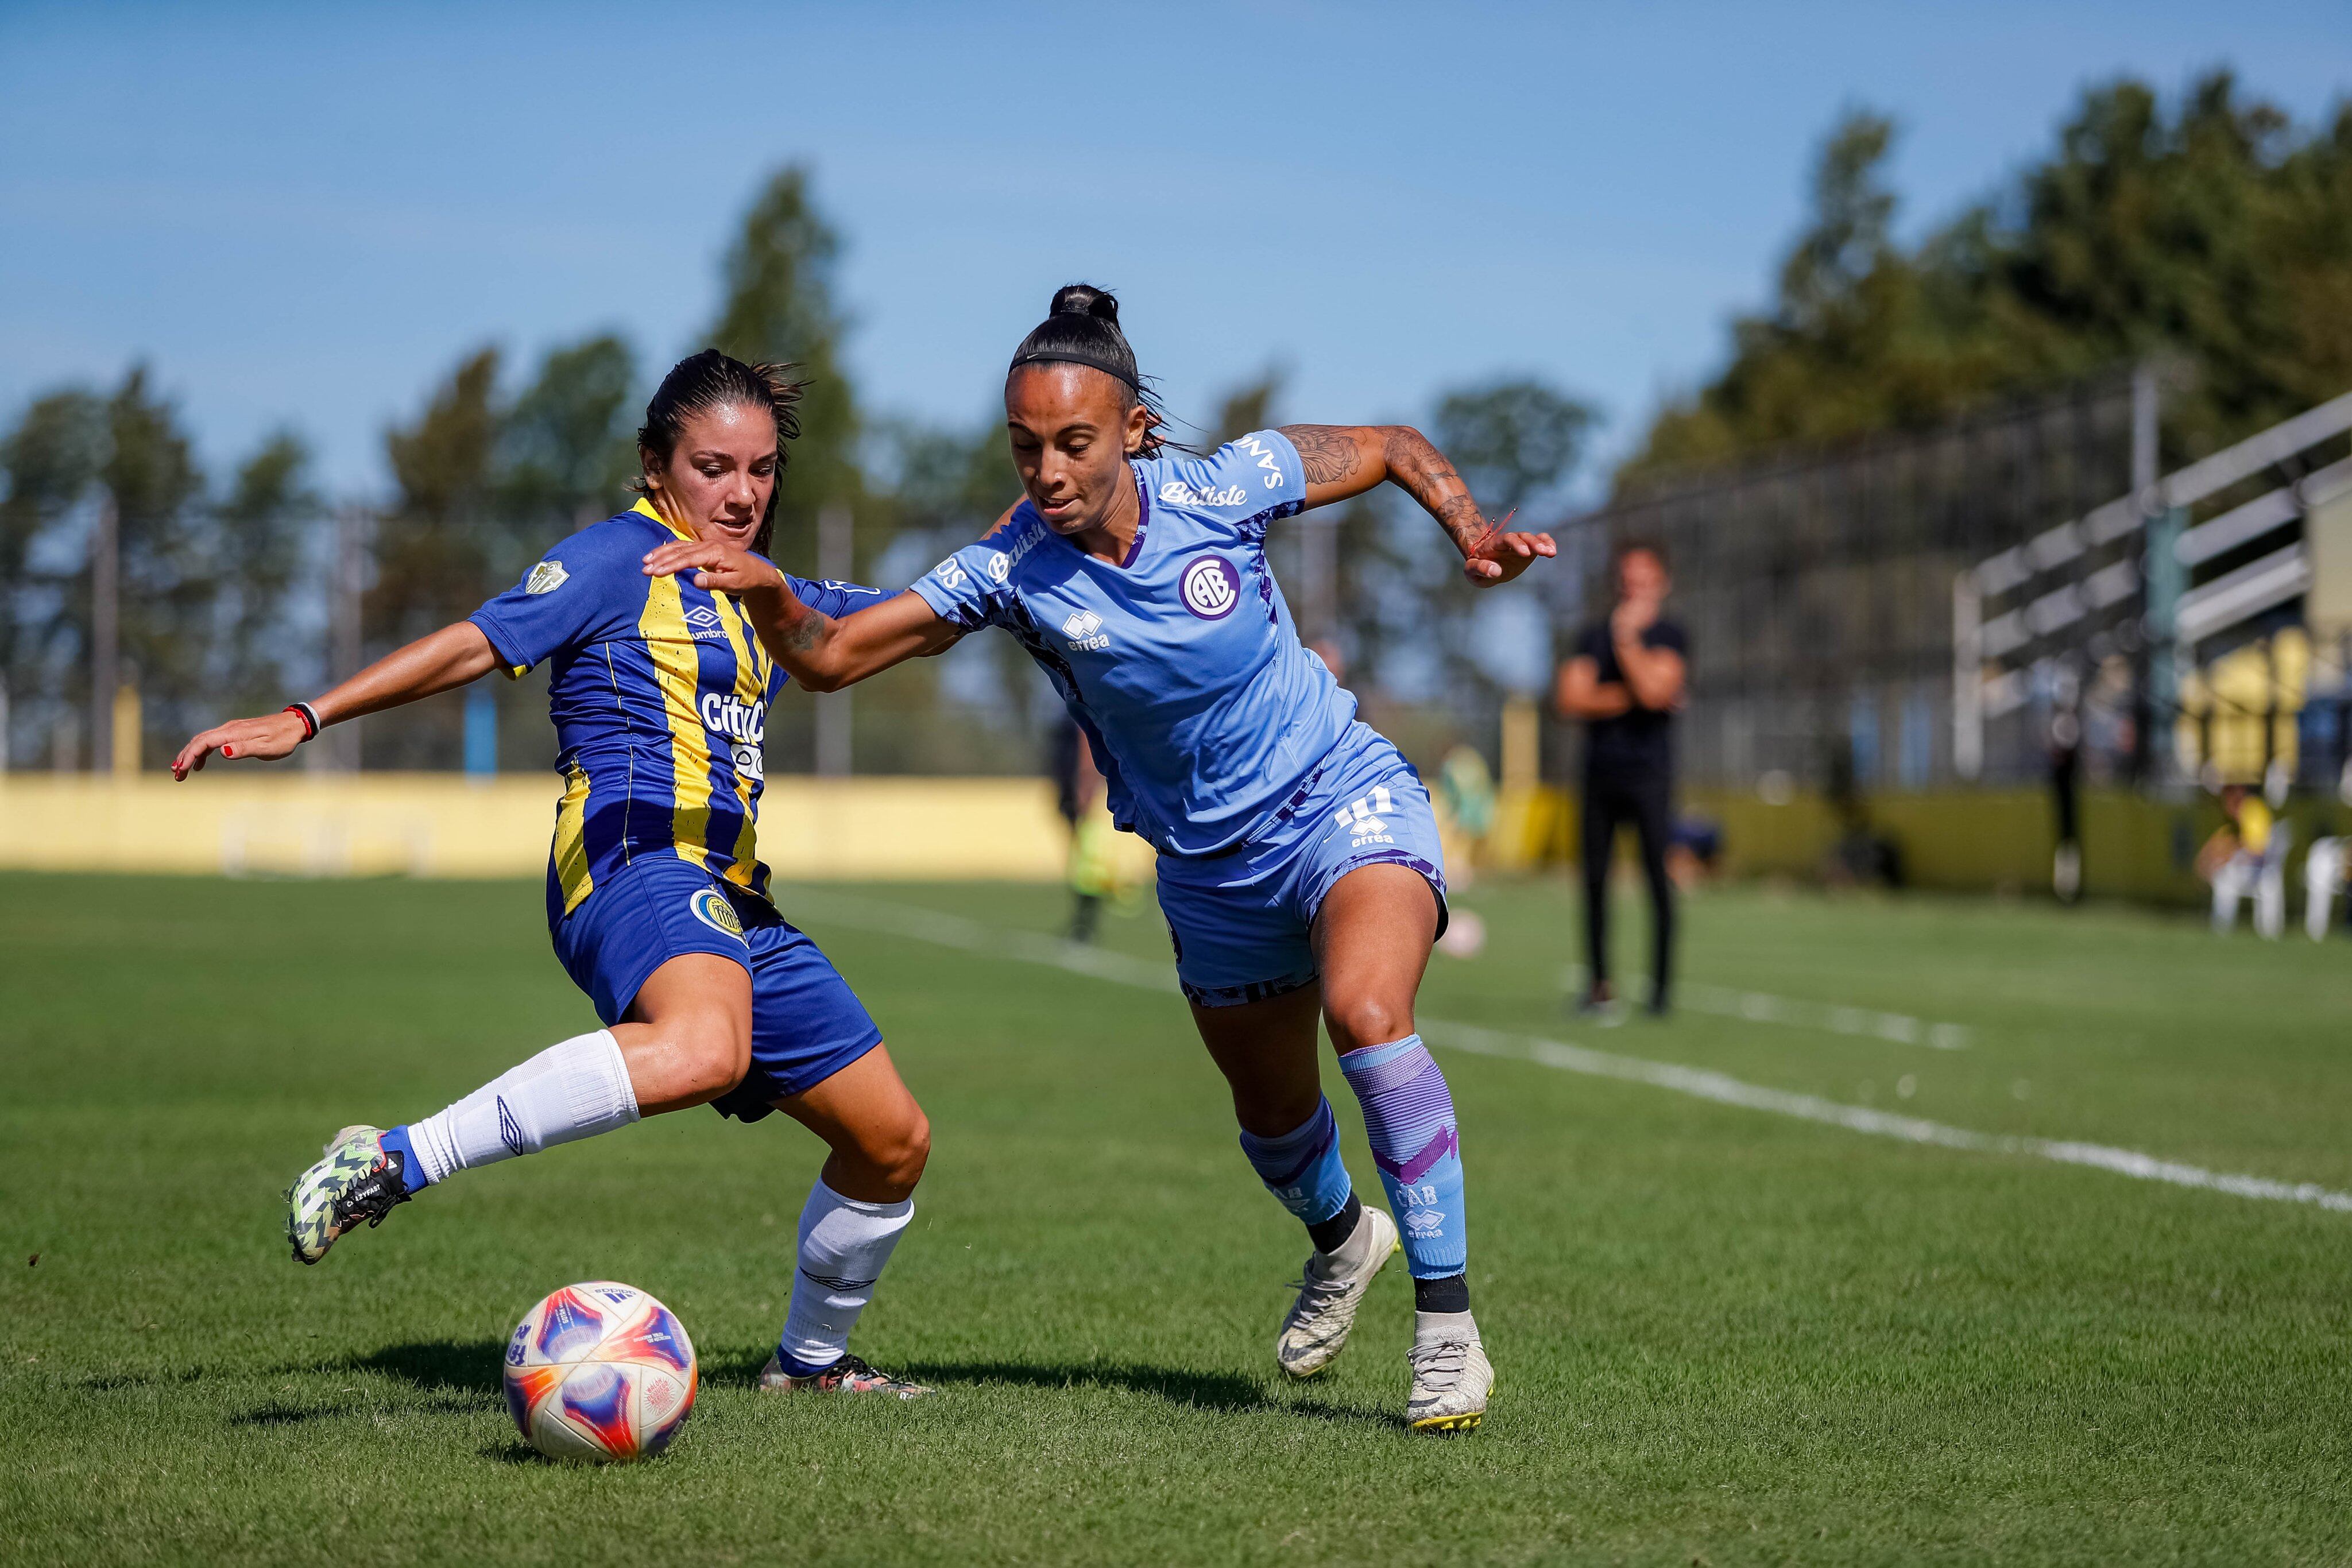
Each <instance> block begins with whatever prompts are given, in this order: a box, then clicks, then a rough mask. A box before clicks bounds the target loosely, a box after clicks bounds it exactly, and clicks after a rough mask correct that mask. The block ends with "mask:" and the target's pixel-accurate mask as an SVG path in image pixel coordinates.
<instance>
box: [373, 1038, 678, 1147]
mask: <svg viewBox="0 0 2352 1568" xmlns="http://www.w3.org/2000/svg"><path fill="white" fill-rule="evenodd" d="M636 1119H637V1096H636V1093H635V1091H633V1090H632V1089H631V1088H630V1087H629V1066H628V1063H627V1062H626V1061H624V1060H623V1059H622V1057H621V1047H620V1045H619V1043H618V1042H617V1041H615V1040H614V1039H613V1034H612V1031H611V1030H602V1029H600V1030H597V1031H596V1032H595V1033H594V1034H583V1035H581V1036H579V1037H577V1038H576V1039H572V1040H565V1041H563V1042H562V1044H561V1045H551V1046H549V1047H548V1048H547V1049H546V1050H545V1051H541V1052H540V1053H539V1054H538V1055H537V1056H534V1057H532V1058H531V1059H530V1061H526V1062H524V1063H523V1064H522V1065H521V1066H520V1067H515V1068H510V1069H509V1070H508V1071H506V1072H504V1073H502V1074H500V1075H499V1077H497V1078H494V1079H492V1080H490V1082H488V1083H485V1084H483V1085H482V1086H481V1087H480V1088H479V1089H477V1090H475V1091H474V1092H472V1093H471V1094H468V1095H467V1096H466V1097H465V1098H464V1099H463V1100H460V1101H458V1102H457V1103H456V1104H455V1105H452V1106H450V1107H449V1108H448V1109H447V1110H446V1111H439V1112H436V1113H434V1114H432V1115H430V1116H427V1117H425V1119H424V1120H423V1121H421V1122H411V1123H410V1124H408V1141H409V1146H410V1147H412V1148H414V1149H415V1151H416V1157H417V1161H418V1163H420V1164H421V1165H422V1166H424V1167H425V1180H426V1181H428V1182H434V1181H439V1180H441V1179H442V1178H443V1177H445V1176H448V1175H449V1174H450V1173H451V1172H452V1171H462V1170H467V1169H469V1168H471V1167H472V1166H487V1165H493V1164H495V1163H497V1162H498V1161H499V1160H503V1159H509V1158H511V1157H513V1156H514V1155H535V1154H537V1153H539V1151H540V1150H541V1149H544V1148H550V1147H552V1146H553V1145H557V1144H568V1143H571V1142H572V1140H573V1139H575V1138H587V1137H593V1136H594V1135H595V1134H598V1133H609V1132H611V1131H612V1130H613V1129H614V1128H615V1127H625V1126H627V1125H628V1124H630V1123H632V1122H634V1121H635V1120H636Z"/></svg>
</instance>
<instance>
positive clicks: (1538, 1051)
mask: <svg viewBox="0 0 2352 1568" xmlns="http://www.w3.org/2000/svg"><path fill="white" fill-rule="evenodd" d="M776 891H777V892H779V893H781V894H785V895H786V896H788V897H790V898H792V899H793V901H795V902H799V901H802V900H803V899H806V898H808V896H809V892H810V890H809V889H808V888H807V887H806V886H804V885H803V886H798V887H792V888H779V889H777V890H776ZM809 901H810V902H812V903H814V904H815V905H816V907H817V909H818V912H819V913H820V914H821V915H824V917H826V918H829V919H833V920H837V921H839V922H840V923H841V924H842V925H855V926H859V927H861V928H863V929H865V930H868V931H878V932H881V933H882V934H884V935H886V936H913V937H916V938H918V939H919V940H922V941H926V942H930V943H935V944H937V945H938V946H942V947H959V948H961V949H963V950H964V951H966V952H971V953H985V954H994V955H996V956H1002V957H1007V958H1018V959H1021V960H1023V961H1024V962H1027V963H1033V964H1044V965H1048V966H1051V967H1054V968H1057V969H1066V970H1068V971H1069V972H1071V973H1072V974H1078V975H1087V976H1091V977H1094V978H1095V979H1097V980H1108V981H1109V982H1111V983H1112V984H1114V985H1120V986H1134V987H1138V988H1141V989H1144V990H1151V991H1171V992H1175V991H1180V990H1181V988H1180V987H1179V986H1178V985H1177V983H1176V976H1175V973H1174V971H1173V970H1171V969H1170V968H1169V967H1166V966H1164V965H1160V964H1154V963H1147V962H1145V961H1144V960H1142V959H1140V958H1130V957H1129V956H1126V955H1125V954H1123V953H1106V952H1104V951H1102V950H1101V949H1100V948H1097V947H1088V946H1080V945H1078V944H1076V943H1072V942H1064V941H1060V940H1058V939H1056V938H1055V937H1051V936H1042V935H1040V934H1038V933H1036V932H1034V931H1017V930H1012V929H1005V928H998V927H992V926H987V925H981V924H980V923H979V922H978V921H976V920H966V919H964V918H963V917H962V916H961V915H943V914H940V912H939V911H937V910H932V909H923V908H920V907H919V906H917V905H914V904H889V903H885V902H883V901H881V900H878V899H868V898H859V897H856V896H855V895H854V894H836V893H831V892H826V893H821V894H815V895H814V898H813V899H810V900H809ZM1421 1034H1422V1038H1423V1040H1427V1041H1429V1042H1430V1043H1431V1044H1433V1045H1444V1046H1451V1047H1453V1048H1454V1050H1457V1051H1472V1052H1475V1054H1477V1055H1481V1056H1496V1057H1502V1058H1505V1059H1507V1060H1512V1061H1532V1062H1536V1063H1538V1065H1540V1066H1544V1067H1553V1068H1558V1069H1559V1070H1560V1071H1564V1072H1580V1073H1584V1074H1586V1075H1587V1076H1590V1077H1593V1078H1614V1079H1617V1080H1619V1081H1621V1082H1628V1083H1646V1084H1648V1085H1650V1086H1651V1087H1652V1088H1654V1089H1670V1090H1672V1091H1674V1092H1675V1093H1677V1094H1689V1095H1694V1096H1696V1097H1697V1098H1698V1099H1701V1100H1712V1101H1714V1102H1716V1103H1717V1104H1722V1105H1738V1106H1740V1107H1743V1108H1744V1109H1747V1110H1750V1111H1769V1112H1770V1113H1773V1114H1775V1115H1780V1116H1794V1117H1796V1118H1797V1119H1798V1120H1800V1121H1805V1122H1818V1123H1821V1124H1823V1125H1826V1126H1832V1127H1843V1128H1845V1129H1846V1130H1847V1131H1848V1132H1853V1133H1867V1134H1871V1135H1872V1136H1874V1137H1880V1138H1895V1139H1899V1140H1900V1141H1902V1142H1904V1143H1906V1144H1931V1145H1936V1146H1937V1147H1939V1148H1947V1149H1965V1150H1968V1151H1969V1152H1970V1153H1972V1154H1985V1155H2031V1156H2032V1157H2033V1158H2036V1159H2044V1160H2054V1161H2056V1162H2057V1163H2059V1164H2060V1165H2069V1166H2093V1167H2095V1168H2096V1169H2099V1170H2104V1171H2112V1172H2114V1173H2115V1174H2116V1175H2117V1176H2131V1177H2133V1178H2135V1179H2136V1180H2139V1181H2157V1182H2166V1183H2169V1184H2170V1185H2172V1186H2189V1187H2201V1188H2203V1189H2205V1190H2206V1191H2209V1192H2226V1193H2229V1194H2231V1195H2232V1196H2234V1197H2252V1198H2263V1199H2266V1200H2269V1201H2271V1202H2274V1203H2308V1204H2312V1205H2315V1206H2316V1207H2320V1208H2326V1209H2333V1210H2335V1211H2336V1212H2337V1213H2341V1214H2352V1192H2336V1191H2335V1190H2333V1189H2332V1188H2328V1187H2324V1186H2318V1185H2316V1184H2315V1183H2312V1182H2283V1181H2272V1180H2270V1179H2269V1178H2268V1177H2265V1176H2236V1175H2232V1174H2231V1173H2230V1172H2227V1171H2209V1170H2207V1169H2205V1168H2204V1167H2203V1166H2189V1165H2182V1164H2180V1163H2179V1162H2178V1161H2174V1160H2163V1159H2158V1158H2157V1157H2156V1156H2155V1155H2144V1154H2141V1153H2140V1152H2139V1151H2137V1149H2118V1148H2113V1147H2110V1146H2108V1145H2105V1144H2084V1143H2077V1142H2074V1141H2072V1140H2067V1139H2057V1138H2029V1137H2022V1136H2018V1135H2015V1134H2006V1133H1979V1132H1974V1131H1971V1130H1970V1129H1969V1128H1966V1127H1952V1126H1947V1125H1945V1124H1943V1123H1941V1122H1929V1121H1927V1120H1924V1119H1922V1118H1920V1117H1917V1116H1898V1115H1896V1114H1895V1113H1893V1112H1890V1111H1874V1110H1871V1109H1870V1108H1869V1107H1867V1106H1863V1105H1843V1104H1840V1103H1838V1102H1836V1101H1834V1100H1823V1099H1821V1098H1820V1097H1818V1096H1817V1095H1812V1094H1798V1093H1793V1092H1790V1091H1788V1090H1785V1089H1768V1088H1765V1087H1764V1086H1763V1085H1762V1084H1759V1083H1749V1082H1745V1081H1743V1080H1741V1079H1738V1078H1732V1077H1728V1076H1727V1075H1726V1074H1724V1073H1720V1072H1710V1071H1706V1070H1704V1069H1701V1068H1696V1067H1681V1066H1677V1065H1676V1064H1675V1063H1674V1062H1671V1061H1650V1060H1648V1059H1646V1058H1643V1057H1638V1056H1617V1055H1614V1054H1612V1053H1611V1052H1609V1051H1592V1050H1590V1049H1588V1048H1586V1047H1584V1046H1580V1045H1570V1044H1568V1043H1567V1042H1565V1041H1563V1040H1539V1039H1537V1038H1535V1037H1533V1036H1528V1035H1515V1034H1505V1033H1502V1032H1500V1031H1499V1030H1490V1029H1480V1028H1478V1027H1477V1026H1476V1025H1475V1024H1466V1023H1453V1022H1449V1021H1447V1020H1445V1019H1427V1018H1424V1019H1423V1020H1422V1025H1421Z"/></svg>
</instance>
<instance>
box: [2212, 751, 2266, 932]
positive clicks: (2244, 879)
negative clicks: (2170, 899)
mask: <svg viewBox="0 0 2352 1568" xmlns="http://www.w3.org/2000/svg"><path fill="white" fill-rule="evenodd" d="M2221 819H2222V821H2221V826H2220V827H2219V828H2216V829H2215V830H2214V831H2213V836H2212V837H2211V838H2210V839H2207V840H2206V841H2205V847H2204V848H2203V849H2200V850H2199V851H2198V852H2197V874H2198V875H2199V876H2200V877H2202V878H2204V879H2205V880H2206V881H2207V882H2209V883H2212V884H2213V929H2214V930H2215V931H2216V932H2217V933H2219V932H2224V931H2227V930H2229V929H2230V928H2231V926H2233V925H2236V924H2237V923H2238V904H2239V903H2240V902H2241V901H2242V900H2243V899H2244V898H2245V897H2246V896H2247V895H2248V894H2252V896H2253V900H2254V932H2255V934H2256V935H2257V936H2263V937H2265V938H2272V937H2275V936H2278V934H2279V933H2280V932H2281V931H2283V930H2284V929H2285V927H2286V849H2287V838H2288V834H2287V831H2286V824H2285V823H2284V822H2281V821H2278V819H2277V817H2276V816H2275V814H2273V811H2272V810H2271V808H2270V803H2269V802H2268V801H2266V800H2263V798H2262V797H2261V796H2259V795H2257V794H2255V793H2254V792H2253V791H2252V790H2251V789H2247V788H2246V787H2245V786H2244V785H2242V784H2225V785H2223V786H2222V787H2221Z"/></svg>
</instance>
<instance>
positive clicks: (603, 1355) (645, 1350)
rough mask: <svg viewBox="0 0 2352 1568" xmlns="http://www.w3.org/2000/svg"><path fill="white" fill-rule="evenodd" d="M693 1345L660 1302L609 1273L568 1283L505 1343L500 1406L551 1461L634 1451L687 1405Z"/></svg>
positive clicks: (655, 1443)
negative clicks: (503, 1401)
mask: <svg viewBox="0 0 2352 1568" xmlns="http://www.w3.org/2000/svg"><path fill="white" fill-rule="evenodd" d="M694 1385H695V1369H694V1344H693V1343H692V1342H691V1341H689V1340H688V1338H687V1337H686V1330H685V1328H684V1327H683V1326H682V1325H681V1324H680V1323H679V1322H678V1321H677V1316H676V1315H675V1314H673V1313H672V1312H670V1310H669V1309H668V1308H667V1307H665V1306H663V1305H662V1304H661V1303H660V1302H659V1301H655V1300H654V1299H653V1298H652V1297H651V1296H648V1295H646V1293H645V1292H644V1291H639V1290H635V1289H633V1288H631V1287H630V1286H627V1285H616V1284H614V1283H613V1282H612V1281H608V1280H598V1281H591V1282H590V1283H588V1284H584V1285H566V1286H564V1287H563V1289H562V1290H560V1291H556V1292H554V1293H553V1294H552V1295H551V1296H549V1297H548V1298H547V1299H546V1300H545V1301H541V1302H540V1303H539V1305H537V1306H535V1307H533V1308H531V1310H530V1312H526V1313H524V1314H523V1320H522V1322H519V1323H517V1324H515V1331H514V1333H513V1335H512V1336H511V1337H509V1339H508V1341H507V1409H508V1410H509V1412H510V1413H511V1414H512V1415H513V1416H514V1424H515V1428H516V1430H518V1431H520V1433H521V1434H522V1437H523V1441H524V1442H526V1443H529V1444H530V1446H531V1447H532V1448H537V1449H538V1450H539V1451H540V1452H541V1453H542V1454H545V1455H546V1456H548V1458H554V1459H587V1460H590V1461H592V1462H594V1463H597V1464H604V1463H607V1462H610V1461H612V1460H616V1459H618V1460H629V1459H642V1458H647V1457H648V1456H650V1455H654V1454H658V1453H660V1452H661V1451H662V1450H663V1449H664V1448H667V1447H669V1442H670V1439H671V1438H673V1437H677V1429H678V1428H679V1427H682V1426H684V1425H685V1424H686V1415H687V1412H688V1411H689V1410H691V1409H693V1408H694Z"/></svg>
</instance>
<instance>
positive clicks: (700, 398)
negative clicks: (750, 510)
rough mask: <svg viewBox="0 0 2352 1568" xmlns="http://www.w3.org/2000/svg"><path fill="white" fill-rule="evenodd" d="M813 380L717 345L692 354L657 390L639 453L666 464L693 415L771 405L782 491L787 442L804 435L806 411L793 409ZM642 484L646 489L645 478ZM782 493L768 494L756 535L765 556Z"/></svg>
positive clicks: (639, 435) (753, 541) (783, 366)
mask: <svg viewBox="0 0 2352 1568" xmlns="http://www.w3.org/2000/svg"><path fill="white" fill-rule="evenodd" d="M807 384H808V383H807V382H800V381H795V380H793V367H792V366H791V365H788V364H781V363H779V364H759V365H747V364H745V363H744V362H743V361H740V360H738V359H735V358H733V357H731V356H730V355H727V354H722V353H720V352H719V350H716V349H705V350H702V352H700V353H698V354H689V355H688V356H687V357H686V358H685V359H683V360H680V361H678V362H677V363H676V364H675V365H672V366H671V367H670V368H669V374H667V375H666V376H664V377H662V382H661V385H660V386H658V387H656V388H655V389H654V396H653V401H652V402H648V403H647V404H646V423H644V424H643V425H642V426H640V427H639V428H638V431H637V451H638V453H639V454H640V455H641V456H646V455H649V456H651V457H652V458H653V460H654V465H655V466H656V467H662V466H666V465H667V464H668V462H669V460H670V455H671V454H672V453H674V452H676V451H677V438H678V433H679V432H680V431H681V430H682V429H683V428H684V427H685V425H686V422H687V420H688V417H689V416H691V415H693V414H698V413H705V412H707V411H708V410H710V409H714V408H727V407H740V408H759V409H765V410H767V412H768V416H769V417H770V418H771V419H772V420H773V421H775V425H776V479H777V483H778V487H779V489H781V487H782V480H783V476H784V465H785V463H786V462H787V461H789V460H790V454H789V453H787V452H786V451H785V449H784V446H785V443H787V442H789V441H793V440H794V439H796V438H797V437H798V436H799V435H800V433H801V420H800V415H799V414H798V413H794V412H793V410H794V407H795V406H796V405H797V404H798V403H799V402H800V401H801V391H802V389H803V387H805V386H806V385H807ZM636 488H637V490H638V492H639V493H640V494H643V493H644V491H645V482H644V481H643V480H642V479H641V480H639V481H638V482H637V486H636ZM776 494H777V492H776V491H774V490H772V491H770V492H769V493H768V515H767V516H766V517H761V519H760V531H759V532H758V533H756V534H754V535H752V536H751V548H752V549H755V550H757V551H759V552H760V553H761V555H765V554H767V553H768V541H769V538H770V537H771V536H772V534H773V533H774V532H775V528H776Z"/></svg>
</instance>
